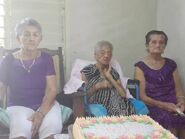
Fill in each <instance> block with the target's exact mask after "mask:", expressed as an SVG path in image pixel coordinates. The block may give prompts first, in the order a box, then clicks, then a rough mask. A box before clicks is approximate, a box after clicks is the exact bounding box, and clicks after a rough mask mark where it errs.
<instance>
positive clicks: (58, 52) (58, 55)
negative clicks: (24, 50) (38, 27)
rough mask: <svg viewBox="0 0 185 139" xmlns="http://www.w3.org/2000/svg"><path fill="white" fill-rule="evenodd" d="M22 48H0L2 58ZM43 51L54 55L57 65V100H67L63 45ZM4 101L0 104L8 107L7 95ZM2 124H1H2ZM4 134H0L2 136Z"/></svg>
mask: <svg viewBox="0 0 185 139" xmlns="http://www.w3.org/2000/svg"><path fill="white" fill-rule="evenodd" d="M18 50H20V48H15V49H5V48H2V47H1V48H0V58H3V57H4V56H5V55H6V54H9V53H14V52H16V51H18ZM40 50H41V51H42V52H46V53H48V54H49V55H51V56H52V58H53V61H54V66H55V71H56V77H57V89H58V90H57V91H58V98H57V100H60V99H64V100H65V97H66V96H65V95H64V94H63V87H64V83H65V78H64V64H63V55H62V47H58V48H57V49H55V50H50V49H47V48H40ZM60 96H63V97H64V98H60ZM3 98H4V99H3V103H2V104H0V107H1V108H6V99H7V98H6V95H5V96H3ZM0 126H1V125H0ZM1 137H2V136H1V135H0V138H1Z"/></svg>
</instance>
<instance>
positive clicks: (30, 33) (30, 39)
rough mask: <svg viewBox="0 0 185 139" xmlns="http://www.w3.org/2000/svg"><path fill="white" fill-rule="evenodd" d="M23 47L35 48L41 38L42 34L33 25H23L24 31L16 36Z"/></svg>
mask: <svg viewBox="0 0 185 139" xmlns="http://www.w3.org/2000/svg"><path fill="white" fill-rule="evenodd" d="M17 40H18V42H19V43H20V45H21V47H22V48H23V49H27V50H35V49H36V48H37V47H38V46H39V44H40V41H41V40H42V35H41V33H40V32H39V30H38V29H37V28H36V27H34V26H25V27H24V31H23V32H22V34H21V35H20V36H18V37H17Z"/></svg>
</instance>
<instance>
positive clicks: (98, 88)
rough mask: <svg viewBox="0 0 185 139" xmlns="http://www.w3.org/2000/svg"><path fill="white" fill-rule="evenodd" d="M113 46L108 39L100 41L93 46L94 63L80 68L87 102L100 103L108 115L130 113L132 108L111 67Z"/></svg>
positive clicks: (132, 110)
mask: <svg viewBox="0 0 185 139" xmlns="http://www.w3.org/2000/svg"><path fill="white" fill-rule="evenodd" d="M112 51H113V46H112V44H111V43H110V42H108V41H100V42H98V43H97V45H96V47H95V51H94V54H95V59H96V64H90V65H88V66H86V67H85V68H83V69H82V70H81V74H82V80H84V81H85V84H86V89H87V92H88V96H89V97H88V98H89V99H88V102H89V103H96V104H102V105H104V106H105V107H106V108H107V111H108V115H115V116H118V115H131V114H134V113H135V111H134V108H133V106H132V105H131V104H130V103H129V101H128V100H127V98H126V93H125V90H124V88H123V86H122V84H121V81H120V76H119V74H118V72H117V71H116V70H115V69H114V68H112V67H111V65H110V61H111V58H112Z"/></svg>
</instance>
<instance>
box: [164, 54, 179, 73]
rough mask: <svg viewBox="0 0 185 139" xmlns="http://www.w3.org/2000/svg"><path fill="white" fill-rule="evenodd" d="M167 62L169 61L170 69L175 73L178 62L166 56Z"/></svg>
mask: <svg viewBox="0 0 185 139" xmlns="http://www.w3.org/2000/svg"><path fill="white" fill-rule="evenodd" d="M166 62H167V63H168V66H169V67H168V68H169V70H171V72H172V73H173V72H174V71H175V70H176V68H177V64H176V62H175V61H174V60H172V59H169V58H166Z"/></svg>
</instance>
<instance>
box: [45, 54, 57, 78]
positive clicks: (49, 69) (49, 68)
mask: <svg viewBox="0 0 185 139" xmlns="http://www.w3.org/2000/svg"><path fill="white" fill-rule="evenodd" d="M44 55H45V56H44V59H45V63H46V76H49V75H56V72H55V67H54V63H53V58H52V56H50V55H49V54H46V53H44Z"/></svg>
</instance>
